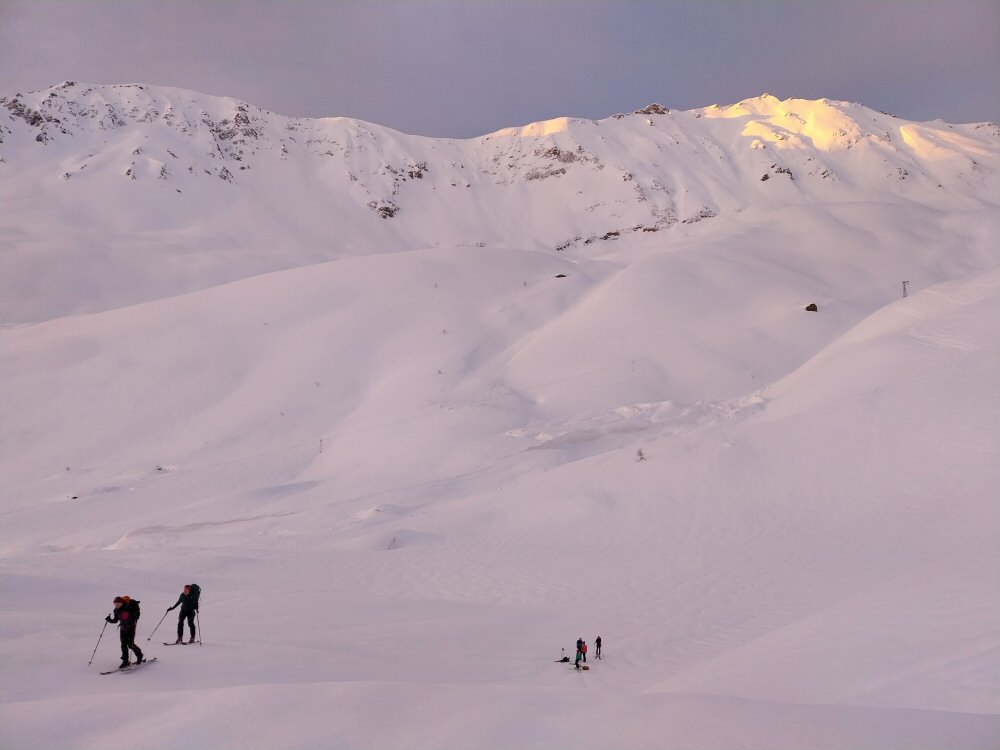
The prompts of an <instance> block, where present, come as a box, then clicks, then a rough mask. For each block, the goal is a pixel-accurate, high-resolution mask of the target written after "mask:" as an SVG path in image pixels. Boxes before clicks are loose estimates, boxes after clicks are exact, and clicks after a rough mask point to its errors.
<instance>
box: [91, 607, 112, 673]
mask: <svg viewBox="0 0 1000 750" xmlns="http://www.w3.org/2000/svg"><path fill="white" fill-rule="evenodd" d="M109 617H110V615H109ZM107 629H108V621H107V620H105V621H104V627H103V628H101V634H100V635H99V636H98V637H97V646H100V645H101V638H103V637H104V631H105V630H107ZM97 646H94V653H93V654H91V655H90V661H88V662H87V666H88V667H89V666H90V665H91V664H93V663H94V654H96V653H97Z"/></svg>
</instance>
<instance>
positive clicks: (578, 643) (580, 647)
mask: <svg viewBox="0 0 1000 750" xmlns="http://www.w3.org/2000/svg"><path fill="white" fill-rule="evenodd" d="M581 659H583V638H577V639H576V661H575V662H574V664H575V666H576V668H577V669H579V668H580V660H581Z"/></svg>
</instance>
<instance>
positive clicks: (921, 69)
mask: <svg viewBox="0 0 1000 750" xmlns="http://www.w3.org/2000/svg"><path fill="white" fill-rule="evenodd" d="M63 80H75V81H84V82H88V83H127V82H142V83H151V84H163V85H169V86H179V87H182V88H190V89H195V90H197V91H203V92H206V93H211V94H218V95H224V96H232V97H236V98H239V99H244V100H246V101H249V102H251V103H253V104H257V105H259V106H261V107H265V108H267V109H270V110H273V111H275V112H278V113H280V114H284V115H294V116H302V117H322V116H337V115H342V116H346V117H357V118H360V119H364V120H369V121H371V122H375V123H378V124H381V125H386V126H389V127H392V128H396V129H398V130H402V131H404V132H408V133H419V134H422V135H434V136H453V137H471V136H475V135H481V134H483V133H487V132H490V131H493V130H497V129H499V128H502V127H506V126H511V125H522V124H525V123H528V122H532V121H535V120H543V119H548V118H551V117H558V116H561V115H570V116H575V117H592V118H600V117H607V116H608V115H612V114H615V113H616V112H622V111H631V110H633V109H636V108H638V107H641V106H644V105H646V104H649V103H650V102H654V101H655V102H659V103H661V104H664V105H666V106H668V107H672V108H678V109H690V108H693V107H703V106H707V105H709V104H714V103H720V104H729V103H732V102H736V101H739V100H740V99H745V98H747V97H751V96H756V95H758V94H762V93H764V92H769V93H772V94H774V95H776V96H779V97H781V98H787V97H790V96H799V97H805V98H810V99H813V98H820V97H828V98H832V99H847V100H850V101H858V102H861V103H863V104H866V105H868V106H870V107H873V108H875V109H879V110H885V111H888V112H892V113H893V114H896V115H899V116H900V117H905V118H907V119H913V120H930V119H935V118H938V117H940V118H942V119H944V120H948V121H950V122H977V121H984V120H993V121H997V120H1000V0H867V1H866V2H862V1H859V0H688V1H683V0H676V1H669V0H661V1H659V2H657V1H654V0H595V1H590V0H575V1H572V2H571V1H569V0H533V1H528V0H483V1H480V0H464V1H460V0H412V1H406V0H329V1H327V2H322V1H320V0H0V91H2V93H3V94H4V95H11V94H13V93H16V92H17V91H28V90H33V89H39V88H44V87H47V86H50V85H52V84H54V83H58V82H60V81H63Z"/></svg>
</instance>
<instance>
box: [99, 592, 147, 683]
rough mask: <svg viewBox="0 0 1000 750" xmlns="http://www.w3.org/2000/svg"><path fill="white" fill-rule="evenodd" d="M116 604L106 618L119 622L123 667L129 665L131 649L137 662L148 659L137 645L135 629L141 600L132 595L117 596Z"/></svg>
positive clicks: (108, 620)
mask: <svg viewBox="0 0 1000 750" xmlns="http://www.w3.org/2000/svg"><path fill="white" fill-rule="evenodd" d="M114 604H115V611H114V612H112V613H111V614H110V615H108V616H107V617H105V618H104V620H105V622H109V623H116V622H117V623H118V637H119V638H120V639H121V643H122V663H121V668H122V669H124V668H125V667H127V666H129V653H128V652H129V651H132V652H133V653H134V654H135V663H136V664H141V663H142V662H144V661H145V660H146V659H145V658H144V657H143V655H142V651H141V650H140V649H139V647H138V646H136V645H135V629H136V625H138V623H139V600H138V599H133V598H132V597H130V596H116V597H115V602H114Z"/></svg>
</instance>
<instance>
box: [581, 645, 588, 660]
mask: <svg viewBox="0 0 1000 750" xmlns="http://www.w3.org/2000/svg"><path fill="white" fill-rule="evenodd" d="M582 651H583V663H584V664H586V663H587V642H586V641H584V642H583V648H582Z"/></svg>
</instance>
